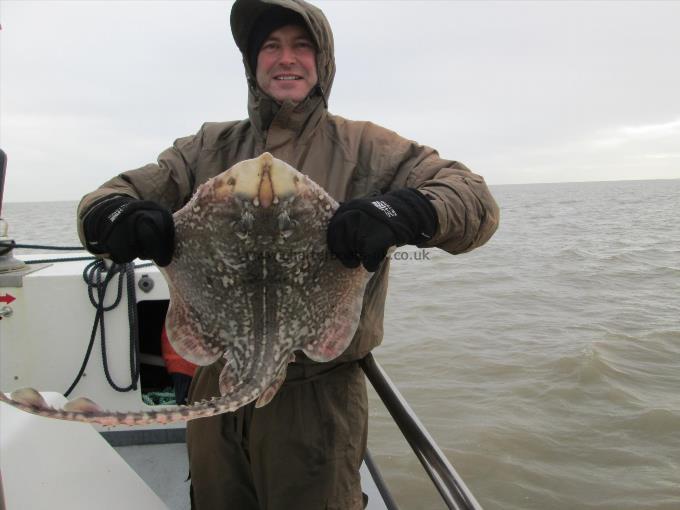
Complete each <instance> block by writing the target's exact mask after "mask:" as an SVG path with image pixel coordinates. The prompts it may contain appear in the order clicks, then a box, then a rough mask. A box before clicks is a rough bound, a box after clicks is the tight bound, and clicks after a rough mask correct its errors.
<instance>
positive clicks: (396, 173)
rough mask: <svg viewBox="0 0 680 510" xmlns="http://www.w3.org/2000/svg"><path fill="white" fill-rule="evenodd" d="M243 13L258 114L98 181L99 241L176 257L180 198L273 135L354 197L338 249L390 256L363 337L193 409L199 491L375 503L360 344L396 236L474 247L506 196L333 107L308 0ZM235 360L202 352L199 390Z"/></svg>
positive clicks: (231, 497) (95, 241) (122, 257)
mask: <svg viewBox="0 0 680 510" xmlns="http://www.w3.org/2000/svg"><path fill="white" fill-rule="evenodd" d="M231 29H232V33H233V35H234V40H235V41H236V44H237V46H238V47H239V49H240V51H241V53H242V55H243V61H244V66H245V69H246V75H247V80H248V87H249V100H248V119H245V120H241V121H232V122H223V123H206V124H204V125H203V126H202V127H201V129H200V130H199V132H198V133H197V134H196V135H193V136H189V137H186V138H180V139H178V140H177V141H176V142H175V144H174V146H173V147H171V148H170V149H167V150H166V151H165V152H163V153H162V154H161V155H160V157H159V158H158V163H157V164H151V165H147V166H145V167H142V168H139V169H137V170H132V171H129V172H125V173H123V174H121V175H119V176H118V177H115V178H114V179H112V180H110V181H108V182H107V183H105V184H104V185H103V186H102V187H100V188H99V189H98V190H96V191H94V192H92V193H90V194H89V195H86V196H85V197H84V198H83V200H82V202H81V204H80V206H79V220H80V221H79V226H80V233H81V237H82V239H83V241H84V242H85V243H86V246H87V247H88V248H89V249H90V250H91V251H93V252H94V253H99V254H103V255H104V254H106V255H109V256H110V257H112V258H113V259H114V260H116V261H119V262H124V261H129V260H131V259H132V258H134V257H136V256H139V257H141V258H151V259H153V260H155V261H156V262H157V263H158V264H159V265H163V264H168V263H169V262H170V260H171V258H172V248H173V235H174V228H173V223H172V217H171V215H170V211H174V210H177V209H179V208H180V207H182V205H183V204H184V203H186V202H187V201H188V199H189V198H190V197H191V195H192V194H193V192H194V190H195V189H196V187H197V186H198V185H199V184H201V183H203V182H205V181H206V180H207V179H209V178H210V177H213V176H215V175H217V174H218V173H220V172H222V171H223V170H225V169H227V168H229V167H231V166H232V165H233V164H235V163H237V162H239V161H242V160H244V159H248V158H253V157H256V156H258V155H259V154H261V153H262V152H264V151H269V152H270V153H272V154H273V155H274V156H275V157H277V158H280V159H282V160H284V161H286V162H288V163H289V164H291V165H292V166H294V167H295V168H297V169H299V170H300V171H301V172H303V173H305V174H307V175H309V176H310V177H311V178H312V179H313V180H314V181H316V182H317V183H319V184H320V185H321V186H323V187H324V188H325V189H326V190H327V191H328V192H329V193H330V194H331V195H332V196H333V197H334V198H335V199H336V200H338V201H341V202H343V205H342V206H341V207H340V208H339V209H338V211H337V212H336V214H335V215H334V217H333V218H332V220H331V222H330V225H329V228H328V243H329V247H330V249H331V251H332V252H333V253H334V254H336V255H337V256H338V257H339V258H340V260H341V261H342V262H343V263H344V264H345V265H347V266H350V267H356V266H358V265H359V264H363V265H364V267H365V268H366V269H367V270H369V271H372V272H374V275H373V277H372V279H371V280H370V282H369V284H368V286H367V289H366V295H365V297H364V303H363V311H362V318H361V322H360V324H359V328H358V330H357V332H356V335H355V337H354V339H353V341H352V344H351V345H350V347H349V348H348V349H347V350H346V351H345V352H344V353H343V354H342V355H341V356H340V358H339V359H337V360H335V361H333V362H330V363H314V362H312V361H311V360H309V359H307V358H306V357H305V356H304V355H302V354H298V355H297V357H296V361H295V363H291V364H290V365H289V368H288V375H287V378H286V382H285V383H284V385H283V387H282V388H281V389H280V390H279V392H278V393H277V395H276V396H275V398H274V399H273V400H272V401H271V402H270V403H269V404H268V405H266V406H264V407H262V408H259V409H255V408H254V406H253V405H252V404H251V405H247V406H245V407H244V408H242V409H240V410H239V411H237V412H235V413H229V414H225V415H220V416H217V417H214V418H206V419H201V420H196V421H194V422H190V423H189V424H188V427H187V444H188V451H189V461H190V469H191V492H192V507H193V508H198V509H216V508H237V509H258V508H266V509H270V510H271V509H281V510H283V509H302V508H304V509H342V510H348V509H349V510H353V509H359V508H362V507H363V501H362V493H361V487H360V480H359V466H360V464H361V460H362V456H363V453H364V451H365V447H366V430H367V400H366V388H365V380H364V376H363V374H362V372H361V370H360V368H359V366H358V363H357V362H356V361H357V360H359V359H361V358H362V357H363V356H365V355H366V354H368V353H369V352H370V351H371V350H372V349H373V348H374V347H375V346H377V345H378V344H379V343H380V342H381V340H382V335H383V325H382V321H383V310H384V304H385V295H386V291H387V276H388V270H389V261H388V260H385V255H386V252H387V250H388V248H389V247H390V246H395V245H397V246H401V245H404V244H418V245H421V246H437V247H439V248H442V249H444V250H446V251H448V252H450V253H454V254H455V253H462V252H466V251H469V250H471V249H473V248H476V247H478V246H480V245H482V244H484V243H485V242H486V241H487V240H488V239H489V238H490V237H491V235H492V234H493V232H494V231H495V229H496V227H497V224H498V215H499V213H498V208H497V206H496V204H495V202H494V200H493V198H492V197H491V195H490V193H489V190H488V189H487V187H486V185H485V183H484V180H483V179H482V178H481V177H479V176H477V175H475V174H473V173H471V172H470V171H469V170H468V169H467V168H466V167H465V166H463V165H462V164H460V163H457V162H454V161H448V160H443V159H441V158H439V156H438V154H437V153H436V151H434V150H433V149H430V148H428V147H424V146H421V145H419V144H417V143H415V142H412V141H409V140H406V139H404V138H401V137H400V136H398V135H397V134H395V133H393V132H391V131H388V130H386V129H384V128H382V127H379V126H376V125H374V124H371V123H369V122H355V121H350V120H347V119H344V118H342V117H339V116H335V115H331V114H330V113H329V112H328V110H327V101H328V97H329V93H330V90H331V85H332V83H333V77H334V74H335V62H334V57H333V37H332V33H331V29H330V26H329V25H328V22H327V20H326V18H325V17H324V15H323V13H322V12H321V11H320V10H319V9H318V8H316V7H314V6H312V5H309V4H307V3H305V2H304V1H303V0H237V1H236V3H235V4H234V6H233V8H232V11H231ZM222 365H223V362H222V361H218V362H216V363H215V364H214V365H211V366H208V367H201V368H199V369H198V370H197V373H196V376H195V378H194V380H193V382H192V387H191V389H190V396H189V401H196V400H200V399H203V398H210V397H212V396H216V395H218V394H219V390H218V380H217V378H218V375H219V373H220V370H221V368H222Z"/></svg>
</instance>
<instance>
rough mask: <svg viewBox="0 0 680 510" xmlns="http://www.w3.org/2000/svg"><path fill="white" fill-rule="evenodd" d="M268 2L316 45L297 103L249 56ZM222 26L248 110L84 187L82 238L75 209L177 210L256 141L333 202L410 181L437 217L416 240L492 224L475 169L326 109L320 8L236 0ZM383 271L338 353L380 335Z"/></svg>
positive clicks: (474, 231) (447, 239) (456, 236)
mask: <svg viewBox="0 0 680 510" xmlns="http://www.w3.org/2000/svg"><path fill="white" fill-rule="evenodd" d="M272 5H278V6H281V7H284V8H287V9H290V10H293V11H295V12H297V13H298V14H300V16H301V17H302V18H303V20H304V21H305V23H306V24H307V28H308V31H309V33H310V34H311V36H312V37H313V38H314V42H315V43H316V46H317V75H318V79H319V81H318V85H317V86H316V87H315V88H313V89H312V91H311V92H310V94H309V96H308V97H307V98H306V99H305V100H304V101H302V102H301V103H299V104H297V105H296V104H293V103H292V102H289V101H285V102H283V103H282V104H279V103H277V102H276V101H274V100H273V99H272V98H270V97H269V96H267V95H266V94H265V93H264V92H263V91H262V90H261V89H260V88H259V86H258V85H257V83H256V80H255V70H254V69H250V65H249V64H248V54H247V45H248V37H249V34H250V31H251V30H252V27H253V24H254V22H255V20H256V19H257V17H258V16H259V15H260V14H261V13H262V12H263V11H264V10H266V9H267V8H269V7H271V6H272ZM231 30H232V34H233V36H234V40H235V42H236V45H237V46H238V48H239V49H240V50H241V53H242V55H243V63H244V66H245V70H246V76H247V83H248V118H247V119H244V120H240V121H230V122H219V123H216V122H207V123H205V124H203V126H201V129H200V130H199V131H198V133H196V134H195V135H191V136H187V137H185V138H179V139H178V140H176V141H175V143H174V145H173V146H172V147H170V148H169V149H167V150H165V151H164V152H162V153H161V154H160V156H159V157H158V160H157V163H154V164H149V165H146V166H144V167H141V168H138V169H136V170H130V171H127V172H124V173H122V174H120V175H118V176H117V177H114V178H113V179H111V180H109V181H108V182H106V183H105V184H103V185H102V186H101V187H100V188H98V189H97V190H95V191H93V192H92V193H89V194H87V195H85V197H83V199H82V200H81V202H80V205H79V207H78V231H79V235H80V238H81V241H83V244H85V243H84V241H85V240H84V236H83V219H84V218H85V216H86V215H87V213H88V211H89V210H90V208H91V207H92V206H93V205H94V204H97V203H99V202H101V201H104V200H106V199H107V198H110V196H111V195H121V194H122V195H128V196H131V197H133V198H139V199H144V200H153V201H155V202H157V203H159V204H161V205H163V206H165V207H167V208H169V209H170V210H172V211H176V210H178V209H180V208H181V207H182V206H183V205H184V204H185V203H186V202H187V201H188V200H189V198H190V197H191V196H192V195H193V193H194V192H195V190H196V188H197V187H198V186H199V185H200V184H202V183H204V182H205V181H207V180H208V179H210V178H211V177H214V176H216V175H218V174H219V173H221V172H223V171H224V170H226V169H228V168H230V167H231V166H233V165H234V164H236V163H238V162H239V161H243V160H244V159H250V158H254V157H256V156H258V155H260V154H261V153H263V152H265V151H268V152H270V153H271V154H272V155H273V156H275V157H277V158H279V159H282V160H284V161H286V162H287V163H289V164H290V165H292V166H293V167H295V168H297V169H298V170H299V171H301V172H302V173H305V174H307V175H308V176H309V177H310V178H311V179H313V180H314V181H316V182H317V183H318V184H319V185H321V186H322V187H323V188H325V189H326V190H327V191H328V193H329V194H330V195H331V196H332V197H333V198H335V199H336V200H337V201H339V202H340V201H346V200H349V199H352V198H357V197H364V196H368V195H370V194H372V193H375V192H379V193H384V192H387V191H389V190H393V189H398V188H402V187H413V188H417V189H419V190H420V191H421V192H422V193H423V194H425V195H426V196H428V197H429V198H430V199H431V200H432V204H433V205H434V207H435V210H436V212H437V217H438V223H439V226H438V229H437V231H436V233H435V235H434V236H433V237H432V238H431V239H429V240H428V241H427V242H426V243H424V244H423V245H421V246H423V247H438V248H441V249H443V250H445V251H447V252H449V253H452V254H458V253H463V252H467V251H470V250H472V249H474V248H476V247H478V246H481V245H482V244H484V243H485V242H486V241H487V240H488V239H489V238H490V237H491V235H492V234H493V233H494V232H495V230H496V228H497V226H498V220H499V210H498V206H497V205H496V202H495V201H494V199H493V197H492V196H491V194H490V192H489V190H488V188H487V186H486V184H485V182H484V179H483V178H482V177H480V176H479V175H476V174H474V173H472V172H471V171H470V170H469V169H468V168H467V167H465V166H464V165H463V164H461V163H459V162H456V161H450V160H446V159H442V158H440V157H439V155H438V153H437V151H435V150H434V149H432V148H429V147H426V146H423V145H420V144H418V143H416V142H413V141H410V140H407V139H405V138H402V137H401V136H399V135H397V134H396V133H394V132H392V131H390V130H388V129H385V128H383V127H380V126H378V125H375V124H373V123H371V122H364V121H352V120H348V119H345V118H343V117H340V116H337V115H333V114H331V113H329V112H328V110H327V101H328V98H329V95H330V91H331V86H332V84H333V78H334V75H335V59H334V47H333V34H332V32H331V28H330V25H329V23H328V21H327V20H326V17H325V16H324V15H323V13H322V12H321V10H320V9H318V8H316V7H314V6H312V5H310V4H308V3H306V2H304V1H303V0H237V1H236V2H235V4H234V6H233V8H232V12H231ZM423 269H426V268H423ZM388 272H389V260H385V261H384V262H383V263H382V264H381V266H380V268H379V269H378V270H377V271H376V273H375V274H374V275H373V277H372V278H371V280H370V281H369V284H368V286H367V289H366V294H365V296H364V302H363V310H362V315H361V321H360V324H359V328H358V330H357V332H356V334H355V337H354V339H353V341H352V344H351V345H350V347H349V348H348V349H347V350H346V351H345V353H343V355H342V356H341V358H340V361H349V360H354V359H359V358H361V357H363V356H365V355H366V354H367V353H368V352H370V351H371V349H373V348H374V347H376V346H377V345H378V344H380V342H381V341H382V337H383V315H384V305H385V297H386V293H387V277H388ZM298 358H299V360H301V359H300V357H298ZM301 361H302V360H301Z"/></svg>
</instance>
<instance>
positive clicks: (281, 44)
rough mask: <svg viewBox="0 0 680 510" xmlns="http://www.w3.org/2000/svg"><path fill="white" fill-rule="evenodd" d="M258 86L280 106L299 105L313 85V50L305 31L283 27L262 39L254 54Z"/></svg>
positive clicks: (299, 28) (315, 81)
mask: <svg viewBox="0 0 680 510" xmlns="http://www.w3.org/2000/svg"><path fill="white" fill-rule="evenodd" d="M256 76H257V84H258V85H259V86H260V88H261V89H262V90H263V91H264V92H265V93H266V94H267V95H269V96H270V97H273V98H274V99H275V100H276V101H278V102H280V103H282V102H283V101H285V100H286V99H288V100H290V101H293V102H294V103H299V102H301V101H302V100H303V99H305V98H306V97H307V95H308V94H309V92H310V91H311V90H312V87H314V85H316V83H317V81H318V77H317V75H316V48H315V46H314V43H313V42H312V39H311V38H310V37H309V34H307V31H306V30H305V29H304V28H302V27H300V26H298V25H285V26H283V27H281V28H279V29H278V30H274V31H273V32H272V33H271V34H269V37H267V39H265V41H264V43H263V44H262V47H261V48H260V53H259V54H258V55H257V71H256Z"/></svg>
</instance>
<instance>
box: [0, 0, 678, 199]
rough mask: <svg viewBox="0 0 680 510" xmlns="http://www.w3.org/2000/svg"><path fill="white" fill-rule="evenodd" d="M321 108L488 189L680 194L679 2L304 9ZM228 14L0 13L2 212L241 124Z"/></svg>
mask: <svg viewBox="0 0 680 510" xmlns="http://www.w3.org/2000/svg"><path fill="white" fill-rule="evenodd" d="M316 5H318V6H320V7H321V8H322V9H323V10H324V12H325V13H326V16H327V17H328V18H329V20H330V22H331V25H332V27H333V30H334V34H335V43H336V62H337V68H338V72H337V75H336V79H335V84H334V86H333V91H332V94H331V97H330V106H329V109H330V110H331V111H332V112H333V113H336V114H339V115H343V116H345V117H348V118H351V119H361V120H371V121H373V122H376V123H378V124H382V125H384V126H386V127H389V128H390V129H393V130H395V131H397V132H398V133H400V134H402V135H403V136H406V137H408V138H411V139H414V140H417V141H418V142H420V143H423V144H426V145H430V146H433V147H435V148H436V149H438V150H439V152H440V154H441V155H442V156H444V157H446V158H450V159H457V160H460V161H462V162H464V163H465V164H467V165H468V166H469V167H471V168H472V169H473V170H474V171H476V172H477V173H480V174H481V175H483V176H484V177H485V178H486V180H487V181H488V182H489V183H491V184H504V183H526V182H563V181H590V180H621V179H657V178H680V65H679V64H678V62H679V60H678V59H679V58H680V57H679V55H680V28H679V27H680V2H662V3H655V2H639V3H638V2H613V1H607V2H601V3H598V2H573V1H570V2H564V3H559V2H446V1H438V2H424V1H417V2H415V1H414V2H409V1H398V2H377V1H359V2H353V1H320V2H316ZM230 7H231V2H217V1H212V2H201V1H191V2H184V1H177V0H175V1H135V2H120V1H74V2H62V1H55V0H50V1H16V0H1V1H0V23H1V24H2V31H0V146H1V147H2V148H3V149H4V150H5V152H7V154H8V157H9V165H8V174H7V180H6V185H5V200H6V201H33V200H77V199H79V198H80V197H81V196H82V195H83V194H85V193H87V192H89V191H91V190H92V189H94V188H95V187H97V186H98V185H100V184H101V183H103V182H104V181H105V180H107V179H108V178H110V177H112V176H113V175H115V174H117V173H119V172H121V171H123V170H127V169H131V168H136V167H139V166H142V165H144V164H146V163H148V162H150V161H155V159H156V156H157V155H158V154H159V153H160V152H161V151H162V150H163V149H164V148H166V147H168V146H169V145H171V144H172V142H173V140H174V139H175V138H177V137H180V136H185V135H187V134H191V133H195V132H196V131H197V130H198V128H199V127H200V125H201V124H202V123H203V122H205V121H222V120H232V119H240V118H244V117H245V116H246V115H247V113H246V92H247V89H246V84H245V79H244V71H243V67H242V64H241V58H240V55H239V53H238V52H237V50H236V47H235V45H234V42H233V39H232V37H231V33H230V32H229V9H230Z"/></svg>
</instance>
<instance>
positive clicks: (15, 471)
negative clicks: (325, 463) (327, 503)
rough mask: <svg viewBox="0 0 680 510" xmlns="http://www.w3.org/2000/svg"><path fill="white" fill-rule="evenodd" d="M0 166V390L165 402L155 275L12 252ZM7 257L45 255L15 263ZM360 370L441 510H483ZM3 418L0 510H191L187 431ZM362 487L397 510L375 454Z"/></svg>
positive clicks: (402, 409) (415, 423)
mask: <svg viewBox="0 0 680 510" xmlns="http://www.w3.org/2000/svg"><path fill="white" fill-rule="evenodd" d="M5 165H6V157H5V154H4V153H3V152H2V151H0V171H1V172H2V174H1V175H0V391H2V392H5V393H9V392H11V391H13V390H15V389H18V388H22V387H33V388H38V389H40V390H41V392H44V393H43V396H44V397H45V398H46V399H47V400H48V402H50V403H52V404H54V405H60V404H63V403H64V402H65V399H66V397H68V396H69V395H75V394H76V393H77V394H78V395H87V396H88V397H89V398H92V399H93V400H94V401H95V402H97V403H99V404H100V405H101V406H102V407H104V408H107V409H115V410H121V411H128V410H130V411H135V410H150V409H158V406H162V405H165V404H167V402H164V403H156V402H154V401H153V399H151V396H152V395H153V394H156V395H158V394H159V393H162V392H163V391H164V390H165V389H166V388H168V387H171V386H172V383H171V381H170V377H169V375H168V374H167V372H166V370H165V366H164V361H163V358H162V356H161V344H160V335H161V329H162V327H163V323H164V318H165V313H166V311H167V307H168V303H169V292H168V286H167V284H166V282H165V280H164V278H163V276H162V274H161V273H160V271H159V270H158V268H157V267H156V266H155V265H154V264H151V263H148V262H145V261H141V260H135V261H133V262H132V263H129V264H114V263H112V262H111V261H105V260H102V259H97V258H95V257H93V256H92V255H91V254H89V253H88V252H86V251H84V250H83V248H82V247H56V246H36V245H22V244H20V243H17V242H15V241H14V240H13V239H11V237H10V236H9V235H8V228H7V224H6V222H4V220H2V219H1V218H2V187H3V184H4V176H5ZM14 248H33V249H43V250H45V252H46V253H45V254H44V255H34V254H33V255H16V256H15V255H14V253H13V249H14ZM66 251H68V253H66ZM360 364H361V367H362V369H363V370H364V372H365V374H366V376H367V378H368V380H369V381H370V383H371V384H372V385H373V387H374V389H375V390H376V393H377V394H378V395H379V396H380V398H381V400H382V402H383V403H384V405H385V406H386V408H387V409H388V411H389V412H390V414H391V416H392V417H393V419H394V421H395V422H396V424H397V425H398V426H399V429H400V430H401V432H402V434H403V435H404V437H405V438H406V439H407V441H408V442H409V444H410V445H411V447H412V449H413V451H414V453H415V455H416V456H417V457H418V459H419V460H420V462H421V464H422V466H423V468H424V469H425V471H426V472H427V474H428V475H429V477H430V479H431V480H432V482H433V484H434V487H435V488H436V490H437V491H438V492H439V494H440V496H441V498H442V500H443V502H444V504H445V505H446V507H447V508H450V509H455V510H480V509H481V508H482V507H481V506H480V504H479V503H478V502H477V500H476V499H475V497H474V496H473V495H472V493H471V492H470V490H469V489H468V488H467V486H466V485H465V483H464V482H463V480H462V479H461V477H460V476H459V475H458V473H457V472H456V470H455V469H454V467H453V466H452V465H451V463H450V462H449V461H448V460H447V458H446V457H445V455H444V454H443V452H442V451H441V449H440V448H439V447H438V446H437V444H436V443H435V441H434V440H433V439H432V437H431V436H430V435H429V434H428V432H427V430H426V429H425V427H424V426H423V425H422V423H421V422H420V420H419V419H418V417H417V416H416V414H415V413H414V412H413V410H412V409H411V408H410V406H409V405H408V403H407V402H406V400H405V399H404V398H403V397H402V396H401V394H400V393H399V391H398V390H397V388H396V386H395V385H394V384H393V383H392V381H391V380H390V378H389V377H388V376H387V374H386V373H385V371H384V370H383V369H382V367H381V366H380V364H379V363H378V361H377V360H376V359H375V358H374V357H373V355H368V356H367V357H366V358H364V359H363V360H361V362H360ZM74 392H75V393H74ZM166 393H167V392H166ZM173 403H174V402H173ZM0 418H1V419H2V426H0V448H1V450H0V468H1V469H0V508H2V509H4V508H9V509H15V508H16V509H21V508H32V509H34V508H35V509H38V508H45V507H46V506H51V507H54V506H56V507H57V508H59V507H62V506H63V507H68V508H71V509H78V508H88V509H90V508H98V509H104V508H121V507H127V508H132V509H134V508H144V509H149V508H159V509H162V508H170V509H173V510H175V509H176V510H180V509H186V508H189V495H188V492H189V491H188V485H189V484H188V482H187V476H188V464H187V460H186V455H185V453H184V445H183V443H184V441H185V435H186V428H185V424H184V423H176V424H169V425H164V426H161V425H144V426H133V427H127V428H124V429H123V428H116V429H107V428H106V427H103V426H99V425H89V424H82V423H70V422H61V421H58V420H49V419H46V418H42V417H38V416H33V415H30V414H27V413H23V412H21V411H18V410H16V409H14V408H12V407H10V406H8V405H6V404H4V403H0ZM361 477H362V479H361V483H362V489H363V492H364V494H365V495H366V496H367V506H366V508H367V509H369V510H396V509H397V508H399V507H398V505H397V502H396V501H395V500H394V498H393V496H392V494H391V493H390V490H389V484H388V482H386V480H385V479H384V478H383V476H382V474H381V472H380V470H379V468H378V466H377V464H376V463H375V462H374V461H373V458H372V457H371V454H370V451H367V453H366V455H365V458H364V463H363V465H362V468H361ZM3 498H4V500H3ZM3 501H4V502H3ZM50 502H51V504H50ZM55 502H56V504H55Z"/></svg>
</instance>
